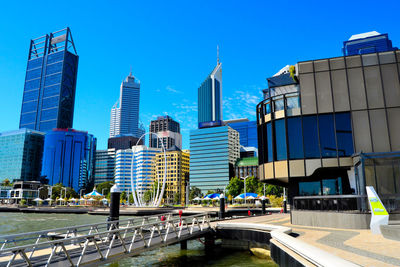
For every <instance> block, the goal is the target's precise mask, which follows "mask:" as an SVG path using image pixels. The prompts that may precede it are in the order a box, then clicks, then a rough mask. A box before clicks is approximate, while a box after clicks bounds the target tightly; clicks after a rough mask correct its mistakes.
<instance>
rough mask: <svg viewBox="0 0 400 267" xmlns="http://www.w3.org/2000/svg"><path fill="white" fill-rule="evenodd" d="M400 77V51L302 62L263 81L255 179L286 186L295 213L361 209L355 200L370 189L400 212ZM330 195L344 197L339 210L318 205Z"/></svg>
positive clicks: (330, 203)
mask: <svg viewBox="0 0 400 267" xmlns="http://www.w3.org/2000/svg"><path fill="white" fill-rule="evenodd" d="M364 52H365V51H364ZM399 74H400V51H399V50H396V51H391V49H388V51H380V52H378V53H375V52H374V53H361V55H360V54H357V55H351V56H342V57H335V58H327V59H319V60H309V61H302V62H299V63H298V64H296V65H295V66H293V67H291V68H290V70H289V73H283V74H280V75H277V76H276V77H273V78H272V80H270V79H268V84H269V88H268V89H267V91H268V92H266V94H265V96H266V99H265V100H263V101H262V102H261V103H259V104H258V105H257V128H258V147H259V173H260V179H261V180H262V181H264V182H267V183H271V184H278V185H283V186H286V187H288V188H289V196H290V201H291V203H292V204H294V205H295V206H296V207H297V208H306V207H308V208H312V209H319V208H321V207H323V208H324V209H326V210H328V209H335V210H336V209H364V208H366V206H365V205H364V207H362V206H360V202H359V201H358V202H357V201H356V198H354V195H358V197H359V198H360V199H362V197H361V195H365V194H366V192H365V186H368V185H369V186H374V188H375V189H376V191H377V192H378V194H379V195H380V197H381V198H382V199H383V201H384V202H385V203H386V205H387V208H388V209H389V211H393V210H399V206H400V205H398V202H396V201H394V202H393V201H392V198H393V196H396V197H397V198H398V197H399V196H400V176H399V173H400V127H399V125H400V123H399V118H400V82H399ZM281 76H284V77H281ZM289 79H292V80H291V81H290V82H288V80H289ZM272 81H273V82H274V84H273V86H272V84H271V82H272ZM288 85H289V86H288ZM264 91H265V90H264ZM327 195H340V196H342V197H341V204H340V207H339V206H338V205H339V204H337V203H338V202H333V201H332V200H330V201H326V202H323V204H321V202H320V204H317V203H318V201H320V198H321V197H320V196H327ZM346 196H348V199H347V200H346ZM296 197H302V198H297V200H296ZM356 197H357V196H356ZM306 198H307V199H308V198H309V199H308V200H306ZM307 203H308V204H307ZM335 203H336V204H335ZM307 205H308V206H307Z"/></svg>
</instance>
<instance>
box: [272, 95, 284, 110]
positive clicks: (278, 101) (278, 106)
mask: <svg viewBox="0 0 400 267" xmlns="http://www.w3.org/2000/svg"><path fill="white" fill-rule="evenodd" d="M273 103H274V112H276V111H279V110H283V109H284V108H285V105H284V100H283V96H278V97H275V98H273Z"/></svg>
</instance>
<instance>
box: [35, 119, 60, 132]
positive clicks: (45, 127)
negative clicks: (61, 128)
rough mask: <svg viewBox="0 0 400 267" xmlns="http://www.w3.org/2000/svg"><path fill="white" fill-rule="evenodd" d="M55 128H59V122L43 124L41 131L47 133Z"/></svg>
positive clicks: (52, 121) (53, 121)
mask: <svg viewBox="0 0 400 267" xmlns="http://www.w3.org/2000/svg"><path fill="white" fill-rule="evenodd" d="M53 128H57V120H51V121H45V122H41V123H40V128H39V131H43V132H47V131H50V130H52V129H53Z"/></svg>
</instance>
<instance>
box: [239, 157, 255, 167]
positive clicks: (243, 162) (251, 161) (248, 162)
mask: <svg viewBox="0 0 400 267" xmlns="http://www.w3.org/2000/svg"><path fill="white" fill-rule="evenodd" d="M236 166H237V167H246V166H258V157H249V158H241V159H238V160H237V161H236Z"/></svg>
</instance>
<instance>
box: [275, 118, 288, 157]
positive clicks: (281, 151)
mask: <svg viewBox="0 0 400 267" xmlns="http://www.w3.org/2000/svg"><path fill="white" fill-rule="evenodd" d="M275 139H276V160H285V159H287V147H286V131H285V120H283V119H281V120H276V121H275Z"/></svg>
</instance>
